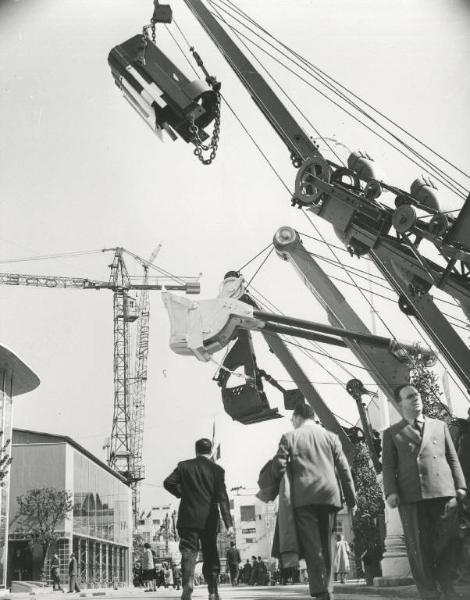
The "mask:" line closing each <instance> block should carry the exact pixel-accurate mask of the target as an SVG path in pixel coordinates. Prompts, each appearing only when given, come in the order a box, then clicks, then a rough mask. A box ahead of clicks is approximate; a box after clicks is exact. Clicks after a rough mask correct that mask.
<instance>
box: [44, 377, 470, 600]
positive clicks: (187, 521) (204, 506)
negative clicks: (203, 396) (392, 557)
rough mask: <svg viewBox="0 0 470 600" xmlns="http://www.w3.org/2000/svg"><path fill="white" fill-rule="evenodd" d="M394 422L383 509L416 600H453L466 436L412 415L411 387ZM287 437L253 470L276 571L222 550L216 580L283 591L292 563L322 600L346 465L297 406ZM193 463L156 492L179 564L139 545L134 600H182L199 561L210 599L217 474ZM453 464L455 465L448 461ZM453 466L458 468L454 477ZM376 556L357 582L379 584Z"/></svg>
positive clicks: (206, 448) (336, 575)
mask: <svg viewBox="0 0 470 600" xmlns="http://www.w3.org/2000/svg"><path fill="white" fill-rule="evenodd" d="M395 398H396V402H397V406H398V407H399V409H400V411H401V413H402V417H403V418H402V419H401V420H400V421H399V422H398V423H395V424H394V425H392V426H391V427H389V428H388V429H386V430H385V431H384V436H383V489H384V498H385V501H386V503H387V504H388V506H389V507H390V508H391V509H395V508H397V509H398V511H399V514H400V518H401V520H402V524H403V531H404V536H405V541H406V547H407V552H408V558H409V562H410V567H411V573H412V575H413V578H414V580H415V583H416V586H417V588H418V592H419V594H420V597H421V599H422V600H457V598H460V596H459V595H458V593H457V592H456V591H455V588H454V579H455V573H456V568H457V550H458V547H459V545H458V542H457V537H458V525H459V522H458V519H459V510H460V509H461V506H462V505H463V504H464V503H465V502H467V503H468V499H467V484H468V483H469V482H468V477H469V473H470V468H469V467H468V464H469V463H470V460H469V459H468V456H467V455H466V454H465V452H464V450H465V448H468V447H470V442H468V439H469V437H470V426H468V422H470V419H469V420H467V421H465V423H464V425H465V427H461V429H462V431H461V436H460V439H459V441H458V444H457V446H458V451H457V450H456V449H455V447H454V443H453V441H452V437H451V435H450V432H449V429H448V427H447V425H446V423H445V422H444V421H441V420H436V419H431V418H428V417H426V416H424V415H423V404H422V400H421V397H420V394H419V393H418V391H417V389H416V388H415V387H414V386H412V385H409V384H404V385H401V386H398V387H397V388H396V390H395ZM291 420H292V425H293V430H291V431H288V432H286V433H285V434H284V435H283V436H282V437H281V440H280V442H279V445H278V449H277V452H276V454H275V455H274V457H273V458H272V460H271V461H269V462H268V463H267V465H265V466H264V467H263V469H262V470H261V472H260V477H259V481H258V484H259V486H260V491H259V492H258V497H259V498H260V499H262V500H264V501H269V500H274V499H275V498H276V497H278V521H277V526H276V535H275V539H274V544H273V549H272V556H273V557H276V558H278V559H279V565H280V569H279V570H278V571H277V572H270V571H269V570H268V568H267V565H266V563H265V561H263V560H262V558H261V557H260V556H258V557H256V556H252V557H251V562H250V560H248V559H247V560H246V561H245V563H242V559H241V556H240V552H239V550H238V548H237V547H236V545H235V542H232V543H231V545H230V548H229V550H228V551H227V555H226V564H227V575H228V574H229V575H230V581H231V584H232V585H233V586H237V585H239V584H240V583H243V584H246V585H250V586H253V585H259V586H261V585H267V584H269V583H276V582H277V581H279V583H285V582H286V581H288V580H289V579H292V581H294V580H298V579H299V577H300V578H301V579H302V578H303V577H304V575H303V574H301V573H299V572H297V574H296V570H297V566H298V564H299V559H303V560H304V561H305V564H306V569H305V570H306V579H308V585H309V592H310V596H312V597H314V598H317V600H332V599H333V581H334V579H336V580H337V581H339V582H340V583H344V582H345V580H346V577H347V574H348V573H349V572H350V570H351V565H350V559H351V557H352V552H351V548H350V547H349V545H348V542H347V541H346V540H344V538H343V536H342V535H341V534H337V535H336V538H335V537H334V535H335V525H336V515H337V513H338V511H339V510H340V509H341V508H342V507H343V503H344V502H345V503H346V505H347V507H348V509H349V511H350V513H351V515H354V513H355V510H356V506H357V501H358V498H357V494H356V490H355V486H354V481H353V478H352V475H351V471H350V467H349V464H348V461H347V460H346V457H345V455H344V453H343V450H342V447H341V443H340V441H339V438H338V436H336V435H335V434H333V433H331V432H330V431H328V430H326V429H324V428H323V427H322V426H320V425H319V424H318V423H316V421H315V419H314V413H313V410H312V408H311V407H310V406H309V405H307V404H305V403H303V402H302V403H299V404H298V405H297V406H296V407H295V409H294V411H293V415H292V419H291ZM195 450H196V457H195V458H191V459H189V460H185V461H182V462H180V463H178V465H177V467H176V468H175V469H174V471H173V472H172V473H171V474H170V475H169V476H168V477H167V478H166V479H165V481H164V487H165V488H166V490H167V491H169V492H170V493H171V494H173V495H174V496H176V497H177V498H179V499H180V505H179V511H178V520H177V524H176V527H177V530H178V534H179V539H180V543H179V548H180V552H181V565H180V566H179V565H178V566H176V565H173V564H171V562H169V561H168V562H164V563H162V564H157V560H156V557H155V555H154V553H152V549H151V547H150V544H144V549H143V553H142V559H141V562H138V563H136V565H135V568H134V583H135V585H140V586H142V587H144V588H145V591H149V592H151V591H156V590H157V588H158V587H161V586H164V587H165V588H168V587H173V588H174V589H180V587H182V595H181V599H182V600H191V598H192V592H193V586H194V580H195V567H196V562H197V557H198V553H199V550H201V551H202V557H203V566H202V574H203V577H204V580H205V582H206V583H207V585H208V591H209V600H220V595H219V590H218V583H219V580H220V571H221V566H220V560H219V555H218V550H217V532H218V525H219V514H220V515H221V517H222V520H223V521H224V524H225V527H226V529H227V533H228V535H229V536H231V535H233V523H232V517H231V514H230V506H229V500H228V496H227V490H226V487H225V473H224V470H223V469H222V468H221V467H220V466H219V465H217V464H216V463H215V462H214V461H213V460H212V443H211V441H210V440H209V439H206V438H203V439H201V440H198V441H197V442H196V446H195ZM459 458H460V460H459ZM461 463H463V464H464V469H465V473H464V472H463V470H462V466H461ZM382 552H383V549H382V547H381V546H380V545H379V544H378V543H376V542H371V543H370V545H369V546H368V547H367V548H366V550H365V551H364V552H363V554H362V556H361V559H362V563H363V567H364V572H365V578H366V581H367V583H369V584H372V582H373V579H374V577H377V576H378V575H380V562H381V560H382ZM58 574H59V564H58V557H57V555H55V556H54V559H53V561H52V563H51V579H52V581H53V589H54V590H58V591H60V590H62V591H63V589H62V588H61V586H60V577H59V575H58ZM79 590H80V588H79V586H78V582H77V561H76V558H75V556H74V554H73V553H72V554H71V557H70V562H69V592H73V591H79Z"/></svg>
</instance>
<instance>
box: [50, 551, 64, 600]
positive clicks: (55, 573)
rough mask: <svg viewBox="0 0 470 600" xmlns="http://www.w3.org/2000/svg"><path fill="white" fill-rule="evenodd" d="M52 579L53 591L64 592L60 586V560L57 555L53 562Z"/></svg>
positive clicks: (54, 556)
mask: <svg viewBox="0 0 470 600" xmlns="http://www.w3.org/2000/svg"><path fill="white" fill-rule="evenodd" d="M51 579H52V591H53V592H63V591H64V590H63V588H62V586H61V585H60V559H59V556H58V555H57V554H54V555H53V557H52V560H51Z"/></svg>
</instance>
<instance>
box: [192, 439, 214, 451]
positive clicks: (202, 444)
mask: <svg viewBox="0 0 470 600" xmlns="http://www.w3.org/2000/svg"><path fill="white" fill-rule="evenodd" d="M211 452H212V442H211V441H210V440H209V439H208V438H201V439H200V440H198V441H197V442H196V454H210V453H211Z"/></svg>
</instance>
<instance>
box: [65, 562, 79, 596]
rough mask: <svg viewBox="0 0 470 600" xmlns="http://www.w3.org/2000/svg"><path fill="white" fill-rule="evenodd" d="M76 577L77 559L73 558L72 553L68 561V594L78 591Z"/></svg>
mask: <svg viewBox="0 0 470 600" xmlns="http://www.w3.org/2000/svg"><path fill="white" fill-rule="evenodd" d="M77 577H78V564H77V559H76V558H75V554H74V553H73V552H72V554H71V555H70V561H69V591H68V593H69V594H72V593H73V592H79V591H80V586H79V585H78V582H77Z"/></svg>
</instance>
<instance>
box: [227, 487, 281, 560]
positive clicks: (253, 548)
mask: <svg viewBox="0 0 470 600" xmlns="http://www.w3.org/2000/svg"><path fill="white" fill-rule="evenodd" d="M231 505H232V506H233V509H232V510H231V512H232V517H233V522H234V529H235V543H236V545H237V548H238V549H239V550H240V555H241V558H242V560H243V562H245V561H246V559H251V557H252V556H261V558H262V559H263V560H269V559H270V558H271V548H272V541H273V536H274V527H275V524H276V512H277V505H276V503H274V502H269V503H267V504H266V503H264V502H261V501H260V500H258V498H256V496H255V495H254V494H240V495H237V496H234V497H233V498H232V499H231Z"/></svg>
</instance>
